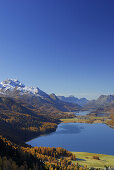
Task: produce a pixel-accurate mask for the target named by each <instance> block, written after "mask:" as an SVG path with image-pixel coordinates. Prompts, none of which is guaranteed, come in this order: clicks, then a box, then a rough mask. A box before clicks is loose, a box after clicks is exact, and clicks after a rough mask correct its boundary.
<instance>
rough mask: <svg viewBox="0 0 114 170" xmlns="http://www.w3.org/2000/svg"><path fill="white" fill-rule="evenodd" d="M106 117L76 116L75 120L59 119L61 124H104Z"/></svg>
mask: <svg viewBox="0 0 114 170" xmlns="http://www.w3.org/2000/svg"><path fill="white" fill-rule="evenodd" d="M106 119H107V118H106V117H93V116H78V117H75V118H69V119H61V121H62V122H63V123H106Z"/></svg>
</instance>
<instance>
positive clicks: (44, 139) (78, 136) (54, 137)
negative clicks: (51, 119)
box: [27, 123, 114, 155]
mask: <svg viewBox="0 0 114 170" xmlns="http://www.w3.org/2000/svg"><path fill="white" fill-rule="evenodd" d="M27 144H30V145H32V146H46V147H63V148H65V149H67V150H69V151H75V152H91V153H101V154H109V155H114V129H112V128H110V127H108V126H107V125H105V124H100V123H97V124H87V123H61V124H59V125H58V128H57V129H56V131H55V132H53V133H50V134H48V135H45V136H40V137H37V138H35V139H33V140H31V141H29V142H27Z"/></svg>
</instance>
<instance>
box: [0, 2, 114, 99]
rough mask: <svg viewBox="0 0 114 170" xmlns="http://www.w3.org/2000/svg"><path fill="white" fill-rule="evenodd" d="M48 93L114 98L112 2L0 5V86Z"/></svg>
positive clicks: (13, 3) (113, 15) (1, 3)
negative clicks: (14, 84)
mask: <svg viewBox="0 0 114 170" xmlns="http://www.w3.org/2000/svg"><path fill="white" fill-rule="evenodd" d="M7 78H16V79H18V80H20V81H21V82H23V83H24V84H26V85H28V86H38V87H39V88H40V89H42V90H44V91H45V92H47V93H52V92H53V93H55V94H57V95H75V96H78V97H87V98H96V97H97V96H99V95H100V94H111V93H114V0H10V1H9V0H3V1H0V81H2V80H4V79H7Z"/></svg>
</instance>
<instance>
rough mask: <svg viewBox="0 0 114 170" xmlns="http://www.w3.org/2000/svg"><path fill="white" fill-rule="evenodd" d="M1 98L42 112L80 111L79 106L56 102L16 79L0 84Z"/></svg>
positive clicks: (57, 100) (50, 96)
mask: <svg viewBox="0 0 114 170" xmlns="http://www.w3.org/2000/svg"><path fill="white" fill-rule="evenodd" d="M0 96H1V97H10V98H14V99H16V100H18V101H19V102H22V103H24V104H27V105H30V107H31V105H32V106H33V107H35V108H36V109H38V110H39V111H40V112H47V113H49V112H52V113H54V112H55V113H57V112H68V111H77V110H80V108H81V107H80V106H79V105H78V104H73V103H69V102H64V101H61V100H59V99H57V97H56V100H55V99H54V98H53V97H52V95H48V94H47V93H45V92H43V91H42V90H40V89H39V88H38V87H36V88H35V87H28V86H25V85H24V84H23V83H21V82H19V81H18V80H16V79H8V80H5V81H2V82H1V83H0Z"/></svg>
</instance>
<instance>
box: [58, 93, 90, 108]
mask: <svg viewBox="0 0 114 170" xmlns="http://www.w3.org/2000/svg"><path fill="white" fill-rule="evenodd" d="M57 97H58V98H59V99H60V100H62V101H64V102H69V103H75V104H79V105H80V106H84V105H86V104H87V103H88V100H87V99H86V98H80V99H78V98H77V97H74V96H72V95H71V96H69V97H65V96H57Z"/></svg>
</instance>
